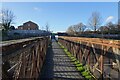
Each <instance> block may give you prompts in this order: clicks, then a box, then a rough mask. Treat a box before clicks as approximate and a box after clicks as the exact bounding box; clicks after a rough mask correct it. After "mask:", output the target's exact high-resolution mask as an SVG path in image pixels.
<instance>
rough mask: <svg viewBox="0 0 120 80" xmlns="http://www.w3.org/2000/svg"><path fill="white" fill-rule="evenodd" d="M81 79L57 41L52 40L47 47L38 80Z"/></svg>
mask: <svg viewBox="0 0 120 80" xmlns="http://www.w3.org/2000/svg"><path fill="white" fill-rule="evenodd" d="M51 79H52V80H81V79H82V80H83V77H82V76H81V75H80V73H79V72H78V71H77V70H76V67H75V65H74V64H73V62H71V61H70V59H69V57H68V56H67V55H66V54H65V52H64V51H63V49H62V48H60V46H59V45H58V43H57V42H55V41H53V42H52V45H51V47H50V48H49V49H48V52H47V55H46V60H45V64H44V68H43V69H42V72H41V75H40V80H51Z"/></svg>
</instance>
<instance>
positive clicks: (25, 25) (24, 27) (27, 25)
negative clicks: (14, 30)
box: [18, 21, 39, 30]
mask: <svg viewBox="0 0 120 80" xmlns="http://www.w3.org/2000/svg"><path fill="white" fill-rule="evenodd" d="M38 28H39V26H38V25H37V24H36V23H34V22H32V21H28V22H25V23H23V25H20V26H18V30H38Z"/></svg>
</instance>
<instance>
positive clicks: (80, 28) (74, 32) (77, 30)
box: [67, 23, 86, 35]
mask: <svg viewBox="0 0 120 80" xmlns="http://www.w3.org/2000/svg"><path fill="white" fill-rule="evenodd" d="M85 27H86V26H85V25H84V24H83V23H79V24H77V25H72V26H70V27H69V28H68V29H67V33H69V34H72V35H78V34H79V33H81V32H83V31H84V30H85Z"/></svg>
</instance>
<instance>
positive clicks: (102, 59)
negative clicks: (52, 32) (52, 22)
mask: <svg viewBox="0 0 120 80" xmlns="http://www.w3.org/2000/svg"><path fill="white" fill-rule="evenodd" d="M58 41H59V42H60V43H61V44H62V45H63V46H64V47H65V48H67V49H68V51H70V52H71V54H72V55H73V56H74V57H76V58H77V59H78V60H79V61H80V62H81V63H82V64H84V65H88V66H89V68H90V70H91V72H92V73H93V74H94V75H95V76H96V77H97V78H103V77H104V78H106V76H109V75H111V76H109V78H111V77H112V78H113V77H116V76H113V75H114V74H116V75H118V76H117V78H115V79H118V78H119V77H120V74H119V73H120V40H107V39H100V38H83V37H66V36H59V37H58ZM107 69H108V70H109V72H106V71H107ZM96 71H98V72H99V73H96Z"/></svg>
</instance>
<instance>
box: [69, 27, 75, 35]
mask: <svg viewBox="0 0 120 80" xmlns="http://www.w3.org/2000/svg"><path fill="white" fill-rule="evenodd" d="M67 33H68V34H70V35H73V34H74V29H73V26H70V27H68V29H67Z"/></svg>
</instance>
